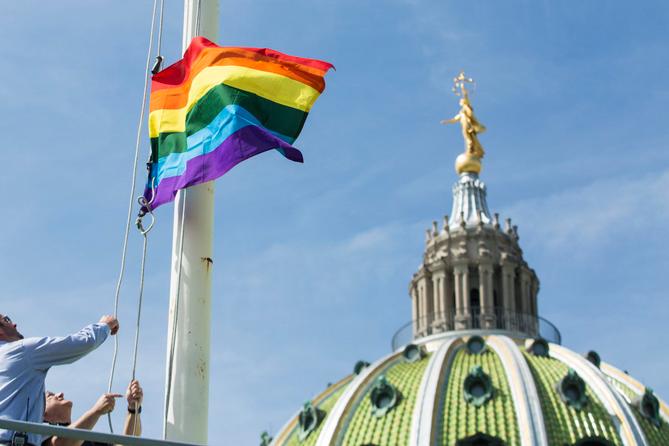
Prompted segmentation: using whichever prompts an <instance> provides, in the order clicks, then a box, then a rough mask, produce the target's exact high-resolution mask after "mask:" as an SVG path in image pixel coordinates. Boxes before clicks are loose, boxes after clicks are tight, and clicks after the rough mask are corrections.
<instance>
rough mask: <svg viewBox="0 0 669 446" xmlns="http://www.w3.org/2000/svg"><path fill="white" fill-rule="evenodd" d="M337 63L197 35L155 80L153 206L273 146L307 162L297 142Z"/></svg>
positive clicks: (151, 133) (147, 191)
mask: <svg viewBox="0 0 669 446" xmlns="http://www.w3.org/2000/svg"><path fill="white" fill-rule="evenodd" d="M330 68H332V65H331V64H329V63H327V62H323V61H320V60H314V59H304V58H301V57H294V56H289V55H287V54H282V53H279V52H278V51H274V50H270V49H268V48H236V47H219V46H217V45H216V44H215V43H213V42H211V41H209V40H207V39H205V38H204V37H196V38H194V39H193V41H192V42H191V44H190V46H189V47H188V49H187V50H186V53H185V54H184V57H183V59H181V60H180V61H178V62H176V63H175V64H173V65H171V66H169V67H168V68H166V69H164V70H163V71H161V72H159V73H157V74H156V75H154V76H153V78H152V82H151V99H150V114H149V136H150V138H151V161H150V163H149V180H148V182H147V185H146V189H145V191H144V198H145V199H146V200H147V202H149V203H150V207H151V209H155V208H157V207H158V206H160V205H161V204H164V203H167V202H170V201H172V200H174V197H175V196H176V193H177V191H178V190H179V189H183V188H186V187H188V186H194V185H196V184H200V183H204V182H207V181H210V180H214V179H216V178H218V177H220V176H221V175H223V174H224V173H226V172H227V171H228V170H230V169H231V168H233V167H234V166H235V165H237V164H238V163H240V162H241V161H244V160H245V159H247V158H250V157H252V156H254V155H257V154H258V153H262V152H265V151H267V150H270V149H276V150H278V151H279V152H280V153H281V154H282V155H283V156H285V157H286V158H288V159H289V160H292V161H297V162H300V163H301V162H303V158H302V153H301V152H300V151H299V150H297V149H296V148H295V147H293V146H292V144H293V142H294V141H295V139H296V138H297V136H298V135H299V134H300V131H301V130H302V126H303V125H304V122H305V120H306V119H307V115H308V113H309V110H311V107H312V106H313V105H314V102H315V101H316V99H317V98H318V96H319V95H320V94H321V93H322V92H323V90H324V89H325V80H324V76H325V73H326V72H327V71H328V70H329V69H330Z"/></svg>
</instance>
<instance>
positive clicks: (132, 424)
mask: <svg viewBox="0 0 669 446" xmlns="http://www.w3.org/2000/svg"><path fill="white" fill-rule="evenodd" d="M125 397H126V399H127V400H128V414H127V415H126V417H125V424H124V427H123V434H124V435H132V436H135V437H139V436H140V435H142V418H141V416H140V413H141V412H142V400H143V399H144V392H143V391H142V387H141V386H140V385H139V381H137V380H133V381H132V382H130V385H129V386H128V390H127V391H126V394H125Z"/></svg>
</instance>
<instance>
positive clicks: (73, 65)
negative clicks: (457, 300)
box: [0, 0, 669, 444]
mask: <svg viewBox="0 0 669 446" xmlns="http://www.w3.org/2000/svg"><path fill="white" fill-rule="evenodd" d="M166 3H167V10H166V28H165V37H164V47H165V51H164V56H165V57H166V58H167V60H168V61H170V62H171V61H174V60H175V59H176V58H178V57H179V52H180V42H181V37H180V27H181V20H182V7H181V5H180V2H177V1H171V0H167V1H166ZM470 3H473V2H470ZM150 9H151V3H150V2H149V1H137V0H134V1H128V0H123V1H122V0H116V1H99V2H84V1H61V2H38V1H33V0H26V1H22V2H11V3H10V2H2V5H1V6H0V42H1V43H0V58H1V59H2V74H1V76H2V80H1V82H0V116H1V117H2V119H0V133H1V134H2V135H3V137H2V140H3V146H4V149H3V150H2V160H3V165H4V167H3V173H2V175H1V176H0V187H1V190H2V191H3V192H4V193H3V198H4V203H5V204H4V206H3V208H4V215H5V217H4V218H3V219H1V220H0V250H1V252H2V256H0V296H1V300H0V302H2V305H1V306H2V308H1V309H0V312H2V313H4V314H9V315H11V316H12V317H13V318H14V319H16V320H17V321H18V322H19V325H20V328H21V329H22V331H23V332H24V334H26V335H57V334H66V333H69V332H72V331H75V330H77V329H78V328H80V327H81V326H83V325H85V324H87V323H89V322H93V321H96V320H97V318H98V317H99V316H100V315H101V314H102V313H108V312H111V311H112V304H113V292H114V284H115V280H116V275H117V273H118V265H119V261H120V251H121V241H122V233H123V226H124V222H125V212H126V206H127V195H128V192H129V185H130V175H131V163H132V154H133V150H134V134H135V131H136V122H137V117H138V115H139V105H140V102H141V93H142V76H143V73H142V71H143V65H144V57H145V51H146V44H147V38H148V29H149V20H150ZM668 20H669V6H668V5H667V4H666V2H661V1H648V2H644V3H643V4H635V5H631V4H630V3H629V2H623V1H613V0H612V1H607V2H602V1H589V0H582V1H563V2H548V1H529V0H516V1H508V2H493V1H485V2H476V3H474V4H467V3H466V2H454V1H442V2H428V1H423V0H388V1H385V2H379V1H365V0H355V1H353V0H310V1H306V0H305V1H303V0H290V1H288V0H285V1H284V0H274V1H269V0H263V1H253V2H250V1H232V0H229V1H222V5H221V35H220V39H219V43H221V44H227V45H233V46H259V47H263V46H267V47H272V48H274V49H277V50H279V51H283V52H287V53H289V54H295V55H300V56H303V57H313V58H320V59H324V60H327V61H330V62H332V63H334V64H335V66H336V67H337V71H335V72H331V73H330V74H329V75H328V77H327V82H328V87H327V89H326V91H325V93H324V94H323V96H322V97H321V98H320V99H319V101H318V102H317V104H316V106H315V107H314V109H313V111H312V113H311V115H310V117H309V121H308V123H307V125H306V127H305V130H304V132H303V133H302V135H301V137H300V139H299V140H298V144H297V145H298V147H299V148H300V149H302V151H303V153H304V155H305V160H306V161H305V163H304V165H299V164H294V163H291V162H288V161H286V160H284V159H283V158H282V157H281V156H280V155H279V154H278V153H266V154H263V155H260V156H258V157H256V158H254V159H252V160H249V161H247V162H246V163H244V164H242V165H239V166H237V167H236V168H235V169H233V171H231V172H230V173H229V174H228V175H226V176H225V177H224V178H222V179H221V180H219V181H218V182H217V185H216V234H215V246H214V253H215V256H214V260H215V278H214V283H213V290H214V292H213V300H214V305H213V311H214V313H213V337H212V339H213V345H212V364H211V377H212V382H211V407H210V414H211V420H210V432H209V437H210V440H211V441H212V443H215V441H214V440H215V439H221V438H225V439H226V440H227V442H229V443H230V444H257V443H258V438H259V434H260V432H261V431H263V430H269V431H270V432H272V433H275V432H276V431H277V430H278V429H279V428H280V427H281V425H282V424H283V423H284V422H285V421H286V420H287V419H288V418H289V417H290V416H291V415H292V414H293V413H294V412H295V411H296V410H298V408H299V407H300V405H301V404H302V403H303V402H304V401H305V400H307V399H309V398H311V397H312V396H314V395H316V394H317V393H319V392H320V391H321V390H322V389H323V388H325V386H326V384H327V383H328V382H334V381H336V380H338V379H339V378H341V377H343V376H344V375H346V374H348V373H349V372H350V371H351V370H352V368H353V365H354V363H355V362H356V361H357V360H358V359H366V360H374V359H376V358H379V357H380V356H381V355H383V354H385V353H387V352H388V351H389V349H390V338H391V336H392V334H393V333H394V331H395V330H396V329H397V328H398V327H399V326H401V325H402V324H403V323H405V322H406V321H408V319H409V318H410V301H409V299H408V296H407V284H408V281H409V279H410V277H411V274H412V273H413V272H414V271H415V270H416V268H417V266H418V264H419V263H420V260H421V255H422V249H423V243H424V240H423V234H424V229H425V228H426V227H427V226H428V225H429V224H430V222H431V221H432V220H441V218H442V217H443V215H444V214H447V213H449V212H450V207H451V186H452V184H453V182H454V181H455V180H456V175H455V172H454V171H453V167H452V166H453V160H454V158H455V156H456V155H457V154H458V153H459V152H461V151H462V147H463V146H462V141H461V136H460V132H459V130H458V129H457V128H456V127H454V126H452V127H444V126H441V125H439V121H440V120H441V119H444V118H448V117H451V116H453V115H454V114H455V113H456V112H457V98H455V97H454V96H453V95H452V93H451V92H450V88H451V78H452V77H453V76H454V75H455V74H457V72H458V71H459V70H461V69H465V70H466V71H467V73H468V74H469V75H471V76H473V77H474V78H476V80H477V82H478V89H477V91H476V93H475V94H474V96H473V98H472V101H473V104H474V107H475V109H476V112H477V114H478V117H479V119H480V120H481V121H482V122H483V123H484V124H485V125H486V126H487V127H488V132H487V133H485V134H484V135H482V137H481V140H482V143H483V145H484V147H485V148H486V150H487V155H486V158H485V161H484V170H483V172H482V179H483V180H484V181H485V182H486V184H487V185H488V202H489V204H490V207H491V210H492V211H493V212H500V214H501V216H502V217H503V218H505V217H511V218H512V219H513V221H514V223H515V224H518V225H519V232H520V237H521V239H520V242H521V246H522V247H523V249H524V253H525V258H526V260H527V261H528V262H529V264H530V265H531V266H532V267H533V268H534V269H535V270H536V272H537V274H538V275H539V278H540V280H541V291H540V294H539V305H540V312H541V314H542V315H543V316H544V317H546V318H548V319H549V320H551V321H552V322H554V323H555V324H556V325H557V326H558V327H559V328H560V329H561V331H562V334H563V339H564V344H565V345H566V346H567V347H569V348H571V349H573V350H575V351H577V352H585V351H587V350H590V349H595V350H597V351H598V352H599V353H600V355H601V356H602V358H603V360H605V361H607V362H610V363H612V364H614V365H617V366H618V367H620V368H622V369H627V370H629V372H630V373H631V374H632V375H633V376H635V377H637V378H638V379H640V380H642V381H643V382H644V383H646V384H647V385H648V386H650V387H652V388H654V389H655V390H656V391H657V392H658V393H659V394H660V396H664V397H665V398H667V397H668V395H669V374H668V373H667V370H668V366H669V363H668V361H667V359H666V352H667V349H666V346H665V345H664V343H663V341H661V339H663V338H664V337H665V336H666V328H665V327H666V321H667V316H668V315H669V303H667V292H666V283H665V280H666V272H667V271H668V270H669V257H668V256H667V247H669V241H668V237H667V227H668V223H669V200H668V199H667V192H666V191H667V190H668V188H669V167H668V166H669V163H668V162H669V151H668V150H667V142H668V141H669V127H668V126H667V125H666V123H667V118H666V105H667V102H668V100H669V87H668V86H667V83H666V79H667V78H669V64H668V63H667V58H666V54H667V53H668V52H669V39H668V37H669V36H668V31H667V28H666V23H667V21H668ZM144 142H145V143H144V154H143V155H142V157H144V155H145V154H146V153H147V152H146V151H147V150H148V148H147V145H146V139H145V140H144ZM140 181H141V180H140ZM157 218H158V223H157V227H156V229H155V230H154V231H153V232H152V233H151V237H150V252H149V264H148V267H147V290H146V302H145V308H144V312H143V314H144V319H143V328H142V337H141V345H140V348H141V350H140V358H139V370H138V376H139V378H140V380H141V381H142V383H143V384H144V386H145V393H146V401H145V410H144V413H143V417H144V420H145V429H146V433H147V435H149V436H153V437H157V436H159V435H160V432H161V425H162V421H161V413H162V412H161V411H162V398H163V382H164V372H163V370H164V369H163V366H164V362H165V346H166V340H165V335H166V325H167V323H166V322H167V298H168V283H169V276H168V274H169V253H170V244H171V224H172V209H171V205H169V206H165V207H163V208H161V209H159V211H158V212H157ZM130 242H131V245H130V258H129V269H128V273H127V276H126V277H127V278H126V282H125V283H126V285H125V286H124V288H123V294H122V296H121V312H120V319H121V324H122V331H121V338H120V340H121V357H120V362H119V372H118V379H117V385H116V388H117V389H118V390H119V391H121V390H123V388H124V385H125V382H126V380H127V379H128V378H129V374H130V360H131V353H132V351H131V350H132V338H133V335H134V333H133V329H132V326H133V325H134V315H135V305H136V301H137V285H138V271H139V254H140V249H141V245H140V238H139V236H138V235H137V234H136V233H135V232H133V233H131V241H130ZM663 333H664V334H663ZM111 347H112V345H111V343H107V344H106V345H104V346H103V347H102V348H101V349H100V350H98V351H96V352H95V353H94V354H92V355H91V356H89V357H87V358H86V359H84V360H82V361H80V362H78V363H76V364H74V365H71V366H66V367H59V368H56V369H54V370H52V371H51V372H50V374H49V377H48V385H49V388H51V389H52V390H62V391H64V392H65V393H66V396H68V397H70V398H72V399H73V400H74V401H75V414H80V413H81V412H83V410H85V409H86V408H87V407H89V406H90V405H91V404H92V403H93V402H94V401H95V399H96V398H97V397H98V395H99V394H100V393H102V392H104V391H105V389H106V382H107V376H108V372H109V365H110V362H111V352H112V348H111ZM121 416H122V411H119V414H118V416H117V427H118V428H120V420H121ZM98 428H99V429H105V425H104V424H103V423H101V424H100V426H98Z"/></svg>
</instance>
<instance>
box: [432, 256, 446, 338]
mask: <svg viewBox="0 0 669 446" xmlns="http://www.w3.org/2000/svg"><path fill="white" fill-rule="evenodd" d="M445 278H446V271H444V270H443V269H442V270H437V271H435V272H433V273H432V292H433V296H434V301H433V302H434V304H433V308H434V322H433V328H434V329H435V330H436V331H442V330H443V324H444V308H445V306H446V301H445V299H444V279H445Z"/></svg>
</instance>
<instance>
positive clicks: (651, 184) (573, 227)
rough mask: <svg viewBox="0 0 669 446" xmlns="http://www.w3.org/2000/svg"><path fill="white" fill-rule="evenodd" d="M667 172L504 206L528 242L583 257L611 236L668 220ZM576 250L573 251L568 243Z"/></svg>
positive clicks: (598, 183)
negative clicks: (519, 223)
mask: <svg viewBox="0 0 669 446" xmlns="http://www.w3.org/2000/svg"><path fill="white" fill-rule="evenodd" d="M667 190H669V170H664V171H660V172H658V173H653V174H650V173H649V174H646V175H644V176H641V177H639V176H636V177H629V176H626V177H622V178H610V179H606V180H599V181H595V182H593V183H590V184H587V185H585V186H583V187H579V188H572V189H567V190H564V191H561V192H558V193H555V194H552V195H548V196H543V197H537V198H533V199H529V200H524V201H521V202H518V203H515V204H513V205H511V206H510V207H509V208H508V209H506V210H505V212H504V213H505V214H506V215H511V216H513V218H514V220H516V221H519V222H527V223H521V227H520V234H521V236H522V237H523V238H524V239H526V240H527V241H528V242H529V243H531V244H533V245H535V246H536V245H541V246H543V247H544V248H547V249H550V250H552V251H554V252H557V253H559V252H564V251H572V252H574V254H576V255H579V254H580V255H587V253H588V252H589V251H590V250H593V249H597V248H600V247H601V246H602V245H603V244H609V243H613V242H614V240H615V238H616V237H620V236H624V235H625V234H628V236H632V237H634V236H635V235H634V234H638V233H641V232H644V231H651V230H654V229H658V228H660V227H662V226H665V225H666V224H667V222H669V200H667V197H666V191H667ZM575 246H578V247H579V249H577V250H574V249H573V247H575Z"/></svg>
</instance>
